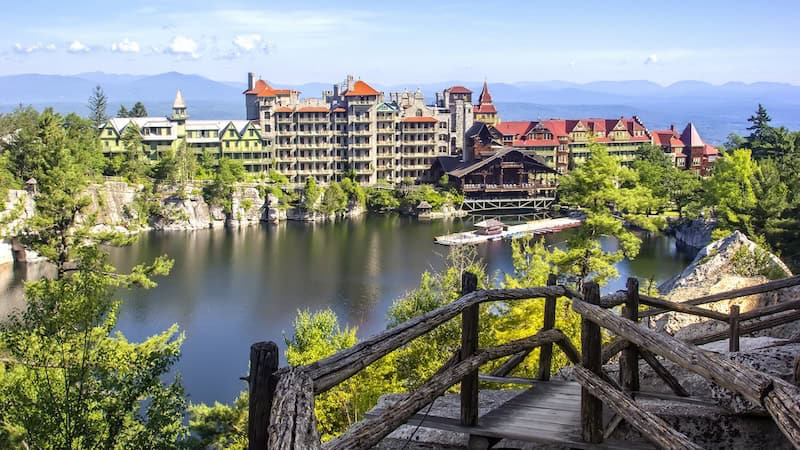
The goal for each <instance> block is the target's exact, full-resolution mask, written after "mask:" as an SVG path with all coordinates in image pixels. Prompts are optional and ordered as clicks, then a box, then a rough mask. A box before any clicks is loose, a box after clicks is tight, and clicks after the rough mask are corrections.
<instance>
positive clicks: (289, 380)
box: [247, 273, 800, 450]
mask: <svg viewBox="0 0 800 450" xmlns="http://www.w3.org/2000/svg"><path fill="white" fill-rule="evenodd" d="M547 284H548V285H547V286H544V287H534V288H525V289H490V290H476V287H477V278H476V277H475V275H473V274H470V273H465V274H464V276H463V277H462V291H461V293H462V296H461V297H460V298H459V299H457V300H455V301H454V302H452V303H450V304H448V305H445V306H443V307H441V308H439V309H437V310H434V311H431V312H429V313H426V314H423V315H421V316H418V317H416V318H414V319H411V320H409V321H407V322H405V323H402V324H400V325H398V326H396V327H394V328H391V329H388V330H386V331H384V332H382V333H379V334H378V335H376V336H373V337H372V338H369V339H367V340H365V341H363V342H361V343H359V344H357V345H355V346H353V347H350V348H348V349H346V350H343V351H340V352H338V353H336V354H334V355H332V356H330V357H328V358H325V359H322V360H320V361H317V362H314V363H311V364H308V365H306V366H300V367H291V368H282V369H279V368H278V357H277V352H278V348H277V346H276V345H275V344H274V343H257V344H254V345H253V346H252V347H251V354H250V375H249V377H248V378H247V379H248V381H249V384H250V413H249V414H250V416H249V421H248V438H249V442H250V447H249V448H251V449H264V448H269V449H284V448H285V449H289V448H312V449H313V448H325V449H328V450H332V449H368V448H371V447H373V446H374V445H375V444H377V443H378V442H380V441H381V440H382V439H383V438H384V437H385V436H386V435H388V434H389V433H391V432H392V431H393V430H395V429H396V428H397V427H399V426H400V425H402V424H404V423H405V422H406V421H408V420H409V419H410V418H411V417H412V416H413V415H414V414H416V413H417V412H418V411H419V410H420V409H422V408H423V407H424V406H425V405H427V404H430V403H431V402H432V401H434V400H435V399H436V398H437V397H438V396H440V395H442V394H444V393H445V392H446V391H447V390H448V389H449V388H450V387H451V386H453V385H455V384H457V383H460V384H461V392H460V396H461V414H460V422H461V425H462V426H464V427H473V426H475V425H476V424H477V423H478V389H479V381H480V379H481V375H479V372H478V371H479V368H480V367H481V366H483V365H484V364H486V363H487V362H489V361H492V360H495V359H499V358H503V357H510V358H508V360H506V361H505V362H504V363H503V364H502V365H500V366H499V367H498V368H497V369H496V370H495V371H494V372H492V374H491V375H489V376H486V377H484V378H488V379H491V380H492V381H496V380H498V379H503V378H505V377H506V376H507V375H508V374H509V373H511V371H512V370H513V369H514V368H515V367H516V366H517V365H519V364H520V363H521V362H522V361H523V360H524V359H525V358H526V357H528V355H529V353H530V352H531V351H532V350H533V349H534V348H540V349H541V351H540V356H539V357H540V361H539V364H540V371H539V374H538V380H539V381H547V380H549V376H550V370H551V367H552V357H553V344H555V345H557V346H558V347H559V348H560V349H561V351H562V352H563V353H564V354H565V355H566V356H567V358H568V359H569V360H570V362H571V363H572V364H573V365H574V366H575V367H574V374H575V378H576V379H577V381H578V382H579V383H580V384H581V386H582V387H583V389H582V392H581V423H582V438H583V440H584V441H586V442H588V443H599V442H602V441H603V436H604V434H609V430H606V432H605V433H604V430H603V429H602V428H603V425H602V410H603V406H604V405H605V406H608V407H609V408H611V409H612V410H613V411H615V413H616V414H617V420H616V421H612V423H615V424H618V423H619V422H620V421H621V420H623V419H624V420H625V421H627V422H628V423H629V424H630V425H632V426H633V427H634V428H636V429H637V430H638V431H640V432H641V434H642V435H643V436H644V437H645V438H647V439H648V440H650V441H652V442H653V443H654V444H656V445H658V446H659V447H661V448H700V447H698V446H697V445H696V444H694V443H692V442H691V441H690V440H689V439H688V438H686V436H684V435H683V434H681V433H679V432H678V431H676V430H674V429H672V428H671V427H670V426H669V425H667V424H666V423H665V422H664V421H663V420H661V419H660V418H658V417H657V416H655V415H653V414H652V413H650V412H648V411H646V410H644V409H642V408H641V407H640V406H639V405H637V404H636V402H635V401H633V399H632V395H633V393H635V392H637V391H639V358H641V359H643V360H644V361H645V362H646V363H647V364H648V365H650V366H651V367H652V368H653V370H654V372H655V373H656V374H657V375H658V376H660V377H661V378H662V379H663V380H664V381H665V383H666V384H667V385H668V386H670V387H671V388H672V390H673V392H675V394H676V395H678V396H681V397H688V396H689V394H688V393H687V392H686V390H685V389H684V388H683V387H682V386H681V385H680V383H679V382H678V381H677V379H676V378H675V377H674V376H673V375H672V374H671V373H670V372H669V371H668V370H667V369H666V368H665V367H664V366H663V364H662V363H661V362H660V361H659V360H658V358H657V356H660V357H661V358H664V359H666V360H670V361H672V362H673V363H674V364H676V365H677V366H680V367H682V368H684V369H686V370H688V371H691V372H694V373H697V374H699V375H701V376H702V377H704V378H706V379H708V380H710V381H712V382H714V383H716V384H718V385H720V386H722V387H723V388H726V389H728V390H730V391H732V392H735V393H737V394H739V395H741V396H743V397H744V398H745V399H747V400H749V401H751V402H753V403H754V404H756V405H761V406H762V407H763V408H764V409H765V410H766V411H767V412H768V413H769V414H770V415H771V416H772V418H773V419H774V420H775V422H776V424H777V425H778V427H779V428H780V429H781V430H782V431H783V433H784V434H785V435H786V437H787V438H788V439H789V440H790V441H791V442H792V443H793V444H794V445H795V446H798V447H800V390H798V388H797V387H795V386H792V385H789V384H788V383H785V382H783V381H782V380H779V379H777V378H774V377H771V376H769V375H766V374H763V373H761V372H758V371H756V370H754V369H752V368H750V367H748V366H744V365H741V364H738V363H735V362H733V361H731V360H729V359H728V358H725V357H723V356H721V355H719V354H716V353H712V352H707V351H704V350H702V349H700V348H698V347H696V346H695V345H693V343H694V342H695V341H698V342H700V341H703V342H713V341H714V340H721V339H725V338H726V337H730V338H731V348H732V349H733V348H734V344H733V343H734V342H736V344H735V347H736V349H738V339H739V336H740V335H741V334H747V333H750V332H752V331H753V330H760V329H764V328H762V327H764V326H765V325H764V324H765V323H769V324H771V326H777V325H780V324H784V323H788V321H790V320H791V319H790V318H791V317H794V315H796V314H798V310H800V300H793V301H790V302H784V303H781V304H779V305H772V306H767V307H764V308H760V309H757V310H753V311H748V312H746V313H740V312H739V310H738V308H734V309H732V310H731V312H730V313H729V314H725V313H720V312H715V311H712V310H708V309H704V308H699V307H698V306H697V305H698V304H707V303H710V302H714V301H719V300H726V299H730V298H736V297H739V296H744V295H752V294H754V293H763V292H769V291H772V290H776V289H782V288H785V287H789V286H795V285H798V284H800V277H794V278H790V279H786V280H780V281H778V282H770V283H766V284H765V285H761V286H754V287H752V288H745V289H739V290H736V291H731V292H728V293H723V294H715V295H714V296H707V297H704V298H701V299H695V300H692V301H688V302H684V303H675V302H670V301H667V300H664V299H660V298H656V297H650V296H645V295H641V294H639V283H638V280H636V279H634V278H631V279H629V280H628V284H627V286H626V287H627V290H626V291H624V292H620V293H617V294H615V295H612V296H609V297H606V298H601V297H600V293H599V287H598V285H597V284H596V283H586V284H585V285H584V287H583V290H582V292H581V293H580V294H578V293H576V292H574V291H572V290H570V289H569V288H567V287H565V286H558V285H556V278H555V276H551V277H550V278H549V279H548V283H547ZM558 298H564V299H565V300H567V301H571V303H572V309H573V310H574V311H576V312H577V313H578V314H580V315H581V317H582V324H581V346H582V352H580V353H579V352H578V351H577V350H576V348H575V346H574V345H573V344H572V342H571V341H570V340H569V338H568V337H567V336H566V335H564V333H563V332H561V331H560V330H557V329H555V328H554V327H555V311H556V301H557V299H558ZM522 299H544V301H545V307H544V326H543V329H542V330H541V331H539V332H538V333H536V334H534V335H533V336H530V337H527V338H524V339H519V340H516V341H512V342H509V343H506V344H502V345H498V346H495V347H490V348H479V346H478V329H479V326H478V325H479V315H478V308H479V305H480V304H481V303H485V302H491V301H515V300H522ZM698 301H701V302H698ZM640 303H641V304H645V305H648V306H651V309H650V310H646V311H639V304H640ZM617 305H623V308H622V311H621V314H616V313H613V312H610V311H608V308H611V307H614V306H617ZM666 311H674V312H680V313H686V314H692V315H696V316H700V317H705V318H710V319H713V320H718V321H722V322H726V323H728V324H729V325H730V326H729V329H730V331H729V332H726V333H722V336H721V337H720V333H715V334H712V335H708V336H706V337H703V338H700V339H695V340H693V341H692V342H683V341H680V340H678V339H675V338H673V337H671V336H669V335H667V334H664V333H658V332H655V331H653V330H650V329H647V328H644V327H642V326H640V325H639V324H638V322H639V320H640V318H642V317H647V316H651V315H654V314H659V313H663V312H666ZM787 311H791V312H789V313H788V314H787V313H786V312H787ZM459 314H460V315H461V324H462V334H461V347H460V349H459V350H458V351H457V352H455V353H454V354H453V355H452V357H451V358H450V359H449V360H448V361H447V362H446V363H445V364H444V365H443V366H442V367H441V368H440V369H439V371H438V372H437V373H435V374H434V375H433V376H431V377H430V378H429V379H428V380H427V381H425V382H424V383H423V384H422V385H421V386H420V387H419V388H417V389H416V390H414V391H413V392H411V393H409V394H408V396H406V397H405V398H404V399H402V400H400V401H399V402H397V403H395V404H394V405H393V406H392V407H391V408H387V409H385V410H383V411H380V412H379V413H377V414H376V415H374V416H370V417H368V418H366V419H364V420H362V421H360V422H357V423H356V424H354V425H353V426H352V427H350V429H348V430H347V431H346V432H345V433H343V434H342V435H340V436H339V437H337V438H336V439H334V440H332V441H330V442H327V443H325V444H324V445H322V444H321V443H320V440H319V435H318V433H317V431H316V419H315V416H314V401H313V396H314V395H315V394H319V393H322V392H325V391H327V390H329V389H331V388H332V387H334V386H336V385H338V384H339V383H341V382H343V381H345V380H347V379H348V378H350V377H352V376H353V375H355V374H357V373H358V372H360V371H361V370H363V369H364V368H365V367H367V366H368V365H370V364H372V363H373V362H375V361H377V360H378V359H380V358H382V357H383V356H386V355H387V354H389V353H391V352H392V351H394V350H397V349H398V348H400V347H402V346H404V345H406V344H408V343H409V342H411V341H412V340H414V339H416V338H418V337H420V336H422V335H424V334H427V333H428V332H430V331H431V330H433V329H435V328H436V327H438V326H440V325H441V324H443V323H445V322H447V321H449V320H451V319H453V318H455V317H456V316H458V315H459ZM759 318H761V319H764V320H762V321H761V322H757V323H753V324H742V323H741V322H746V321H750V320H754V319H759ZM795 320H796V319H795ZM776 324H777V325H776ZM602 328H605V329H606V330H608V331H609V332H610V333H611V334H613V335H614V336H616V337H615V338H613V339H612V340H611V341H610V342H609V343H608V344H606V345H605V346H602V345H601V344H602ZM734 351H736V350H734ZM620 352H622V355H621V357H620V376H619V383H617V382H616V381H615V380H613V379H611V378H610V377H609V376H608V374H607V373H606V372H605V371H604V370H603V367H602V366H603V364H604V363H606V362H607V361H608V360H609V359H611V358H612V357H613V356H615V355H616V354H618V353H620ZM614 426H616V425H614Z"/></svg>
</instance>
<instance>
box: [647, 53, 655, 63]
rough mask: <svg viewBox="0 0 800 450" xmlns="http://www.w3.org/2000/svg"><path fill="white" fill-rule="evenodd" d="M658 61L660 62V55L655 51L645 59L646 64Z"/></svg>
mask: <svg viewBox="0 0 800 450" xmlns="http://www.w3.org/2000/svg"><path fill="white" fill-rule="evenodd" d="M657 62H658V55H656V54H655V53H653V54H651V55H650V56H648V57H647V59H645V60H644V63H645V64H656V63H657Z"/></svg>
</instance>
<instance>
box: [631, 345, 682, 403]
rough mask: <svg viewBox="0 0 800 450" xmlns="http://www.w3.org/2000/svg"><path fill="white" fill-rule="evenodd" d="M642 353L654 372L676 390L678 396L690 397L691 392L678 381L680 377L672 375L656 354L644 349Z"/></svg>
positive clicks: (673, 390)
mask: <svg viewBox="0 0 800 450" xmlns="http://www.w3.org/2000/svg"><path fill="white" fill-rule="evenodd" d="M640 354H641V355H642V359H644V361H645V362H646V363H647V365H649V366H650V368H651V369H653V372H655V373H656V375H658V376H659V378H661V380H663V381H664V383H666V384H667V386H669V388H670V389H672V392H674V393H675V395H677V396H678V397H690V395H689V392H687V391H686V389H684V388H683V386H681V383H680V382H679V381H678V379H677V378H675V376H674V375H672V374H671V373H670V372H669V370H667V368H666V367H664V365H663V364H661V361H659V360H658V358H656V355H654V354H652V353H651V352H648V351H647V350H642V351H641V352H640Z"/></svg>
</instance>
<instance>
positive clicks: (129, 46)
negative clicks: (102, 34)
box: [111, 38, 142, 53]
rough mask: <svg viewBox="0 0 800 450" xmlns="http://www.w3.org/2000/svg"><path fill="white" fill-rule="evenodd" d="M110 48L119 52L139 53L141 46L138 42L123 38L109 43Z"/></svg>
mask: <svg viewBox="0 0 800 450" xmlns="http://www.w3.org/2000/svg"><path fill="white" fill-rule="evenodd" d="M111 50H112V51H115V52H120V53H139V52H140V51H142V47H141V46H140V45H139V43H138V42H136V41H132V40H130V39H128V38H125V39H123V40H121V41H119V42H114V43H113V44H111Z"/></svg>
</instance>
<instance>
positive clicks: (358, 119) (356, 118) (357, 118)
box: [347, 115, 372, 123]
mask: <svg viewBox="0 0 800 450" xmlns="http://www.w3.org/2000/svg"><path fill="white" fill-rule="evenodd" d="M347 119H348V122H350V123H372V118H370V117H369V116H363V115H352V116H348V117H347Z"/></svg>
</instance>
